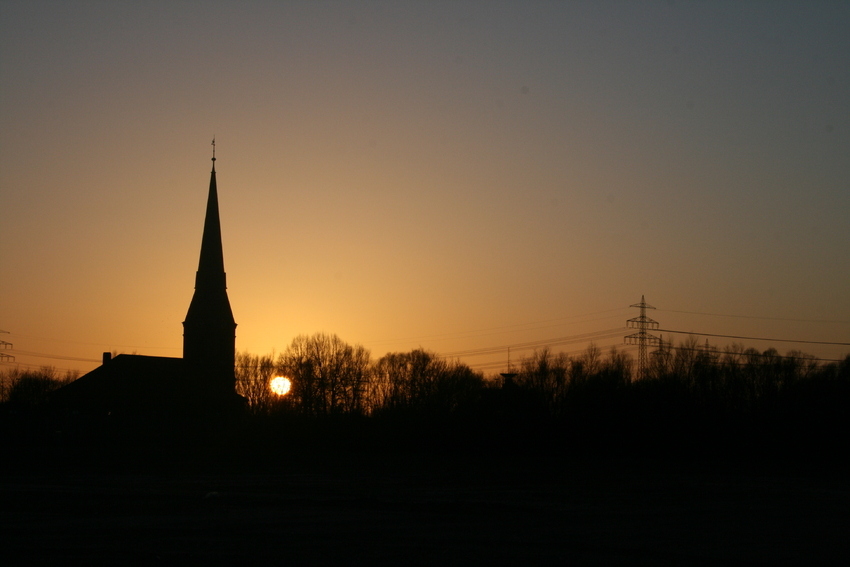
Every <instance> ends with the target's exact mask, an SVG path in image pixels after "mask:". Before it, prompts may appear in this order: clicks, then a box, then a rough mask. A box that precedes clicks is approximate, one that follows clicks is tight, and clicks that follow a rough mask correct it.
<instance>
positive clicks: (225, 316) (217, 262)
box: [183, 140, 236, 399]
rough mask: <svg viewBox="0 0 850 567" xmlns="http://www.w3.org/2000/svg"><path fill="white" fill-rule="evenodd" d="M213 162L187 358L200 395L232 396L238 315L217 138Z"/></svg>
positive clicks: (186, 325)
mask: <svg viewBox="0 0 850 567" xmlns="http://www.w3.org/2000/svg"><path fill="white" fill-rule="evenodd" d="M212 162H213V164H212V172H211V174H210V190H209V196H208V197H207V212H206V217H205V219H204V235H203V238H202V240H201V257H200V261H199V262H198V271H197V273H196V274H195V294H194V295H193V296H192V302H191V303H190V304H189V312H188V313H186V320H185V321H183V363H184V365H185V369H186V372H187V374H188V378H189V380H190V381H191V383H192V385H193V389H196V390H195V394H196V395H198V397H201V398H207V397H209V398H218V399H227V398H230V397H233V396H235V394H236V376H235V373H234V364H235V356H236V321H235V320H234V319H233V311H232V310H231V309H230V301H229V300H228V298H227V283H226V276H225V273H224V252H223V251H222V247H221V223H220V220H219V214H218V192H217V189H216V183H215V140H213V157H212Z"/></svg>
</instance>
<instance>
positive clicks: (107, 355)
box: [103, 352, 112, 364]
mask: <svg viewBox="0 0 850 567" xmlns="http://www.w3.org/2000/svg"><path fill="white" fill-rule="evenodd" d="M110 360H112V353H111V352H105V353H103V363H104V364H106V363H107V362H109V361H110Z"/></svg>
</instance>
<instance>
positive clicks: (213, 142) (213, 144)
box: [212, 136, 215, 161]
mask: <svg viewBox="0 0 850 567" xmlns="http://www.w3.org/2000/svg"><path fill="white" fill-rule="evenodd" d="M212 147H213V158H212V160H213V161H215V136H213V141H212Z"/></svg>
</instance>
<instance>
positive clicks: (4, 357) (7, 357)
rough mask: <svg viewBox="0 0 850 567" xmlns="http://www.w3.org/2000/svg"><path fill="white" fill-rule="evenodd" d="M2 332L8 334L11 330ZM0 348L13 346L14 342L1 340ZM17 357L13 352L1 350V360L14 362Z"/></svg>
mask: <svg viewBox="0 0 850 567" xmlns="http://www.w3.org/2000/svg"><path fill="white" fill-rule="evenodd" d="M0 333H6V334H8V333H9V331H0ZM0 348H12V343H9V342H6V341H0ZM14 361H15V357H14V356H12V355H11V354H6V353H5V352H0V362H14Z"/></svg>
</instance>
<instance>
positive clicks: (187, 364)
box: [50, 140, 244, 428]
mask: <svg viewBox="0 0 850 567" xmlns="http://www.w3.org/2000/svg"><path fill="white" fill-rule="evenodd" d="M215 159H216V158H215V140H213V157H212V171H211V173H210V186H209V194H208V196H207V207H206V215H205V217H204V231H203V236H202V238H201V252H200V260H199V262H198V271H197V273H196V274H195V292H194V295H193V296H192V301H191V303H190V304H189V310H188V312H187V313H186V319H185V320H184V321H183V357H182V358H171V357H161V356H141V355H129V354H119V355H117V356H115V357H114V358H113V357H112V356H111V355H110V353H104V355H103V364H102V365H101V366H100V367H98V368H96V369H94V370H92V371H91V372H89V373H88V374H85V375H84V376H82V377H80V378H79V379H77V380H76V381H74V382H72V383H71V384H68V385H67V386H65V387H63V388H60V389H59V390H57V391H56V392H54V393H53V395H52V396H51V400H50V403H51V406H53V408H55V409H57V410H58V411H60V412H61V413H64V414H65V415H66V416H70V415H73V416H78V417H79V418H82V419H85V420H88V421H94V422H97V423H100V422H108V423H110V424H115V425H119V426H127V427H134V428H135V427H147V426H148V425H156V424H160V425H165V424H166V423H167V422H173V421H174V420H175V419H176V420H178V421H179V420H181V419H185V418H186V417H192V418H194V417H198V416H207V417H210V418H215V417H216V416H219V417H224V416H226V415H231V414H233V413H234V412H237V411H239V409H240V408H241V407H242V406H243V402H244V400H243V398H242V397H241V396H239V395H238V394H237V393H236V375H235V367H234V363H235V354H236V321H235V320H234V318H233V312H232V310H231V308H230V300H229V299H228V297H227V281H226V274H225V271H224V252H223V249H222V239H221V221H220V217H219V207H218V189H217V187H216V178H215ZM93 425H94V423H93Z"/></svg>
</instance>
